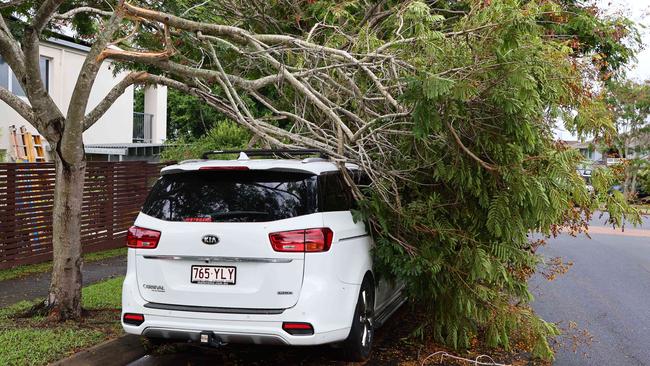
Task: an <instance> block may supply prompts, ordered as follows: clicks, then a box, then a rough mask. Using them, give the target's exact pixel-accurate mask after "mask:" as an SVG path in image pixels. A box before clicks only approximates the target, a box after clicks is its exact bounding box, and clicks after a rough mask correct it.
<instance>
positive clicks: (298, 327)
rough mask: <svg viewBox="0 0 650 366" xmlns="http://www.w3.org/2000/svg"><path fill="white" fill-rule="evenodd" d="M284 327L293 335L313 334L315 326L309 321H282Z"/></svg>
mask: <svg viewBox="0 0 650 366" xmlns="http://www.w3.org/2000/svg"><path fill="white" fill-rule="evenodd" d="M282 329H283V330H284V331H285V332H287V333H289V334H291V335H312V334H314V327H313V326H312V325H311V324H309V323H294V322H284V323H282Z"/></svg>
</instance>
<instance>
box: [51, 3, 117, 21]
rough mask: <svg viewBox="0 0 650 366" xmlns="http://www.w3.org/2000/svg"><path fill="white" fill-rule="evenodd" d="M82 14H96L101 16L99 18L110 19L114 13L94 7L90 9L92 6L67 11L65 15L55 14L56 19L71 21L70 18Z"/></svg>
mask: <svg viewBox="0 0 650 366" xmlns="http://www.w3.org/2000/svg"><path fill="white" fill-rule="evenodd" d="M81 13H89V14H95V15H99V16H102V17H110V16H111V15H113V12H112V11H108V10H101V9H97V8H93V7H90V6H80V7H78V8H74V9H72V10H69V11H67V12H65V13H61V14H55V15H54V18H56V19H70V18H72V17H74V16H75V15H77V14H81Z"/></svg>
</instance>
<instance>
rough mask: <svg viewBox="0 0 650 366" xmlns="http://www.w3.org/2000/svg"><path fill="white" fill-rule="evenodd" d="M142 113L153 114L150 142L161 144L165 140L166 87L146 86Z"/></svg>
mask: <svg viewBox="0 0 650 366" xmlns="http://www.w3.org/2000/svg"><path fill="white" fill-rule="evenodd" d="M144 113H148V114H151V115H153V120H152V131H151V142H153V143H154V144H161V143H163V142H165V140H167V87H166V86H163V85H157V86H148V87H147V88H146V89H145V90H144Z"/></svg>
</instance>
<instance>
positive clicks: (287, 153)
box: [201, 149, 328, 160]
mask: <svg viewBox="0 0 650 366" xmlns="http://www.w3.org/2000/svg"><path fill="white" fill-rule="evenodd" d="M241 153H244V154H246V156H278V157H284V158H288V157H292V156H305V155H318V156H320V157H321V158H323V159H327V158H328V155H327V153H325V152H324V151H322V150H318V149H259V150H212V151H206V152H204V153H203V155H202V156H201V158H202V159H204V160H205V159H208V158H209V157H210V155H226V154H241Z"/></svg>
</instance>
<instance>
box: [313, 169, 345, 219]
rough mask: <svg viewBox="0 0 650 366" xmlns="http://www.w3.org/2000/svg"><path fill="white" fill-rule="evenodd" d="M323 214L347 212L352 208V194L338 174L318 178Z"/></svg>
mask: <svg viewBox="0 0 650 366" xmlns="http://www.w3.org/2000/svg"><path fill="white" fill-rule="evenodd" d="M318 179H319V186H320V193H321V199H320V203H321V210H322V211H323V212H331V211H348V210H349V209H350V208H351V206H352V193H351V192H350V187H348V186H347V184H346V183H345V181H344V180H343V177H341V174H340V173H339V172H336V173H330V174H324V175H321V176H319V177H318Z"/></svg>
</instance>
